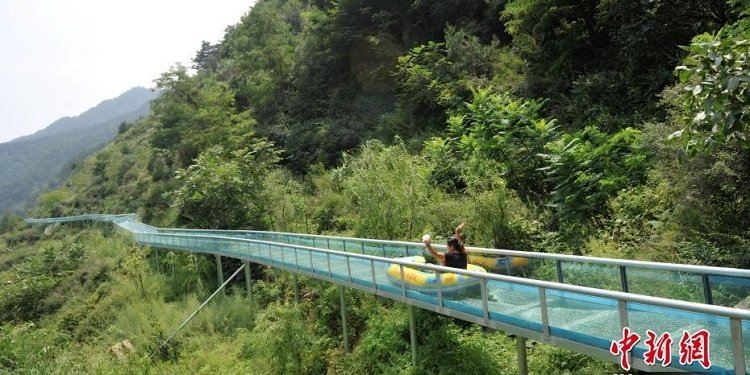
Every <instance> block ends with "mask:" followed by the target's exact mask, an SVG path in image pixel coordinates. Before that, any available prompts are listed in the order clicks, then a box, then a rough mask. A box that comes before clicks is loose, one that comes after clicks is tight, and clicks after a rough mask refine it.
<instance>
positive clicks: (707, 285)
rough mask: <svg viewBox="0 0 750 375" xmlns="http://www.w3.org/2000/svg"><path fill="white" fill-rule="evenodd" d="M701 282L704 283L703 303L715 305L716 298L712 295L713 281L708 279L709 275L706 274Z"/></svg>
mask: <svg viewBox="0 0 750 375" xmlns="http://www.w3.org/2000/svg"><path fill="white" fill-rule="evenodd" d="M701 280H702V281H703V301H704V302H705V303H706V304H709V305H713V304H714V297H713V293H711V280H709V279H708V275H706V274H703V275H702V276H701Z"/></svg>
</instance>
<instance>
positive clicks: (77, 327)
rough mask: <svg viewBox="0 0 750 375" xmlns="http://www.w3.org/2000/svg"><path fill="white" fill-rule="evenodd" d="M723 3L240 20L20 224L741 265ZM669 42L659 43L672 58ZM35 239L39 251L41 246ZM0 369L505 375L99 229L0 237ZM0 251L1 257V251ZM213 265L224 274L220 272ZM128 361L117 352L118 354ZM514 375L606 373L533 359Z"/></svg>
mask: <svg viewBox="0 0 750 375" xmlns="http://www.w3.org/2000/svg"><path fill="white" fill-rule="evenodd" d="M748 15H750V12H748V11H747V8H746V7H743V6H742V5H741V2H739V1H730V2H727V3H725V2H721V1H699V0H691V1H689V2H687V3H686V2H684V1H658V2H653V1H631V2H578V1H561V0H513V1H509V2H501V1H479V0H477V1H452V0H433V1H416V0H414V1H393V2H391V1H364V0H339V1H336V2H333V1H282V0H261V1H258V3H257V4H256V5H254V6H253V7H252V8H251V10H250V11H249V12H248V13H247V14H246V15H245V16H244V17H242V19H241V21H240V22H239V23H238V24H236V25H234V26H231V27H229V28H228V29H227V31H226V35H225V37H224V39H223V41H221V42H220V43H218V44H216V45H212V44H208V43H204V44H203V46H201V48H200V50H199V51H198V53H197V55H196V58H195V68H196V69H197V73H195V74H190V73H189V72H188V71H187V69H185V68H183V67H179V66H178V67H175V68H174V69H172V70H170V71H169V72H165V73H164V74H163V75H162V76H161V78H160V79H159V80H158V81H157V83H158V88H159V89H160V90H162V92H163V94H162V95H161V96H160V97H159V98H157V99H155V100H154V102H153V104H152V108H151V114H150V115H149V116H147V117H146V118H144V119H142V120H139V121H137V122H136V123H135V124H134V126H133V127H131V128H128V129H124V131H123V132H121V133H120V134H119V135H118V136H117V137H116V138H115V140H114V142H112V143H110V144H109V145H108V146H106V147H105V148H103V149H102V150H100V151H99V152H97V153H96V154H94V155H93V156H92V157H90V158H88V159H87V160H86V161H85V162H83V163H82V164H81V165H80V166H79V167H78V168H77V169H76V171H75V172H74V173H73V175H72V176H70V178H68V179H66V180H65V182H64V183H63V184H62V185H61V187H60V188H59V189H56V190H53V191H50V192H47V193H45V194H43V195H42V196H41V197H40V198H39V204H38V205H37V206H36V207H35V208H34V209H33V210H32V212H31V213H32V215H33V216H37V217H46V216H62V215H72V214H79V213H89V212H97V213H126V212H137V213H139V214H140V215H141V217H142V218H143V220H144V221H145V222H147V223H149V224H153V225H156V226H162V227H170V226H182V227H190V228H216V229H237V228H247V229H261V230H263V229H267V230H275V231H289V232H305V233H335V234H341V235H350V236H361V237H371V238H382V239H398V240H411V241H415V240H418V239H419V238H420V237H421V234H423V233H432V234H433V235H434V236H435V237H436V238H443V239H444V238H445V237H446V236H447V235H449V234H450V233H451V230H452V228H453V227H455V226H456V225H457V224H458V223H460V222H466V223H467V225H466V237H467V241H468V242H469V243H470V244H472V245H476V246H487V247H497V248H512V249H518V250H528V251H539V252H561V253H570V254H582V255H595V256H607V257H619V258H627V259H644V260H655V261H669V262H676V263H690V264H708V265H718V266H732V267H741V268H746V267H748V266H749V265H750V252H748V249H749V248H750V232H749V229H748V228H750V200H749V199H748V197H750V186H749V185H748V183H747V181H750V169H749V168H748V166H749V165H750V152H749V148H748V145H750V143H748V141H747V139H748V122H749V121H750V117H748V111H750V109H749V108H750V107H749V106H748V87H749V86H750V80H748V79H747V77H748V76H750V73H749V72H750V66H748V63H747V61H748V60H747V54H748V45H750V43H748V42H747V41H748V40H750V21H749V20H750V18H749V17H748ZM681 46H682V47H683V48H680V47H681ZM50 232H52V233H50ZM0 236H2V237H0V321H2V322H4V324H3V325H2V330H0V369H2V370H7V371H9V372H18V373H80V372H87V373H133V372H147V373H148V372H152V373H181V372H188V373H219V372H221V373H258V374H288V373H294V374H323V373H325V374H383V373H386V374H389V373H390V374H401V373H411V374H513V373H516V371H517V368H516V367H515V366H516V363H515V347H514V345H515V343H514V341H513V340H512V339H511V338H509V337H507V336H506V335H504V334H502V333H491V334H487V335H485V334H483V333H482V332H480V330H479V329H478V328H477V327H475V326H472V325H470V324H467V323H463V322H459V321H454V320H452V319H450V318H446V317H439V316H435V315H433V314H430V313H427V312H420V313H419V314H418V321H419V325H420V328H419V332H420V333H419V337H418V344H419V359H420V360H419V363H418V364H417V365H416V366H412V365H411V361H410V353H409V350H408V348H409V335H408V323H407V314H406V311H405V308H404V307H403V306H400V305H397V304H394V303H390V302H387V301H381V300H378V299H376V298H374V297H371V296H368V295H364V294H360V293H358V292H354V291H348V292H347V304H348V306H349V309H350V325H351V327H352V329H351V331H350V332H349V333H350V335H351V339H352V342H353V343H354V348H353V350H352V351H351V352H346V351H345V350H344V349H343V347H342V332H341V328H340V324H339V321H338V320H337V319H338V308H337V304H338V295H337V292H336V289H335V288H334V287H332V286H330V285H328V284H324V283H319V282H316V281H313V280H307V279H302V280H301V283H302V286H301V287H302V292H301V294H302V295H303V296H304V298H303V299H302V301H301V302H300V303H299V304H298V305H295V304H294V303H293V298H292V281H291V276H290V275H288V274H285V273H283V272H276V271H271V270H269V269H265V268H262V267H257V266H256V267H254V268H253V272H252V277H253V279H255V280H254V285H255V304H256V306H257V309H258V310H257V311H256V314H255V315H254V316H250V315H249V314H248V313H247V312H248V306H247V302H246V300H245V297H244V296H243V290H244V282H243V281H242V280H241V279H240V280H237V281H236V284H234V285H233V286H232V289H231V290H230V292H229V293H228V295H227V297H226V298H222V299H220V300H219V301H214V302H212V303H211V304H210V305H209V307H208V308H207V310H205V311H203V312H201V313H200V314H199V315H198V318H196V319H197V320H196V321H194V322H192V323H191V324H190V325H189V326H188V328H186V330H185V331H183V332H181V333H180V334H179V335H178V336H177V340H176V341H173V342H170V343H169V344H164V341H163V340H164V339H165V338H166V337H167V336H168V335H169V334H170V333H171V332H172V330H173V329H174V328H175V327H177V325H178V324H179V323H180V322H181V320H182V319H184V318H185V317H186V316H187V315H189V313H190V312H192V311H193V309H194V308H196V307H197V306H198V305H199V304H200V301H202V300H203V299H204V298H206V297H207V296H208V295H209V294H210V293H211V292H212V291H213V289H214V288H215V287H216V281H215V275H214V273H213V272H214V270H213V264H212V259H211V258H206V257H202V256H194V255H188V254H183V253H179V252H168V251H158V252H157V251H156V250H153V249H148V248H141V247H138V246H136V245H134V244H132V243H130V242H128V241H126V240H124V239H122V238H120V237H119V236H118V235H117V234H114V233H111V232H109V231H106V230H105V231H104V232H102V231H100V230H98V229H85V230H80V229H75V228H57V229H55V230H53V229H49V230H48V231H47V233H46V234H44V233H43V230H42V229H41V228H25V227H23V226H22V225H21V223H19V222H18V218H17V217H15V216H11V215H7V216H5V217H4V218H3V219H2V220H0ZM3 249H7V250H3ZM236 266H237V264H235V263H232V262H225V267H226V272H231V271H234V269H236ZM131 348H132V349H131ZM530 367H531V368H530V370H531V372H532V373H535V374H552V373H575V374H600V373H604V372H612V373H614V372H616V371H617V368H616V365H614V364H604V363H599V362H597V361H594V360H593V359H591V358H588V357H586V356H583V355H579V354H574V353H570V352H567V351H564V350H560V349H556V348H552V347H549V346H546V345H542V344H539V345H535V346H534V347H533V348H532V349H531V350H530Z"/></svg>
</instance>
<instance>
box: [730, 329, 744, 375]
mask: <svg viewBox="0 0 750 375" xmlns="http://www.w3.org/2000/svg"><path fill="white" fill-rule="evenodd" d="M729 332H730V333H731V335H732V357H734V373H735V374H744V373H745V372H746V369H745V347H744V344H743V342H742V321H741V320H739V319H737V318H730V319H729Z"/></svg>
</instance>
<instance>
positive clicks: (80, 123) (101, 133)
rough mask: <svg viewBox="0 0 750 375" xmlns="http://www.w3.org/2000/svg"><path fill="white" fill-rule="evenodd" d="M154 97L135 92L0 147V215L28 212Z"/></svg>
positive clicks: (145, 91) (148, 92)
mask: <svg viewBox="0 0 750 375" xmlns="http://www.w3.org/2000/svg"><path fill="white" fill-rule="evenodd" d="M156 96H157V93H156V92H153V91H151V90H148V89H146V88H143V87H136V88H133V89H130V90H128V91H127V92H125V93H123V94H122V95H120V96H118V97H117V98H114V99H109V100H105V101H103V102H102V103H99V104H98V105H97V106H95V107H93V108H91V109H89V110H88V111H86V112H83V113H81V114H80V115H79V116H75V117H64V118H61V119H59V120H57V121H55V122H53V123H52V124H51V125H49V126H48V127H46V128H44V129H42V130H40V131H38V132H36V133H34V134H32V135H28V136H25V137H20V138H18V139H14V140H12V141H10V142H7V143H2V144H0V213H3V212H5V211H9V210H21V209H23V208H26V209H28V208H30V207H31V206H32V204H33V198H34V197H35V196H36V195H38V194H39V193H40V192H43V191H45V190H47V189H49V188H51V187H56V186H57V185H59V183H60V182H61V181H63V180H65V178H66V177H68V176H69V175H70V174H71V173H72V171H73V170H74V169H75V167H76V163H77V162H80V161H82V160H83V159H84V158H85V157H87V156H89V155H91V153H93V152H94V151H96V150H99V149H100V148H102V147H103V146H104V145H106V144H107V143H109V142H110V141H112V139H113V138H114V137H115V135H116V134H117V132H118V130H119V129H121V128H122V129H123V130H124V129H125V127H126V126H128V125H127V124H128V123H132V122H134V121H136V120H137V119H138V118H140V117H142V116H145V115H147V114H148V112H149V102H150V101H151V100H152V99H154V98H155V97H156Z"/></svg>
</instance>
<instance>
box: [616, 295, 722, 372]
mask: <svg viewBox="0 0 750 375" xmlns="http://www.w3.org/2000/svg"><path fill="white" fill-rule="evenodd" d="M628 321H629V323H630V329H631V330H633V332H635V333H637V334H638V335H640V336H641V341H639V342H638V344H637V345H636V349H635V350H634V354H633V355H634V356H637V357H639V358H643V354H644V353H645V351H646V344H645V341H646V337H647V336H646V330H648V329H650V330H652V331H654V333H656V334H657V335H661V334H662V333H663V332H669V334H670V335H671V336H672V366H674V367H678V368H682V369H685V370H688V371H691V372H701V371H702V370H703V368H702V367H700V365H699V364H697V363H693V366H680V364H679V348H680V345H679V342H680V339H681V338H682V334H683V332H684V331H687V332H688V334H691V335H692V334H695V333H696V332H698V331H699V330H701V329H706V330H708V331H709V333H710V345H709V347H710V352H709V355H710V358H711V361H712V363H713V366H712V367H711V370H712V371H721V370H722V369H727V370H728V369H732V368H733V359H732V358H733V356H732V341H731V337H730V334H729V319H728V318H721V317H716V316H711V315H705V314H699V313H692V312H687V311H684V310H675V309H670V308H666V307H658V306H650V305H642V304H637V303H631V304H628ZM620 335H622V334H620Z"/></svg>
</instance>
